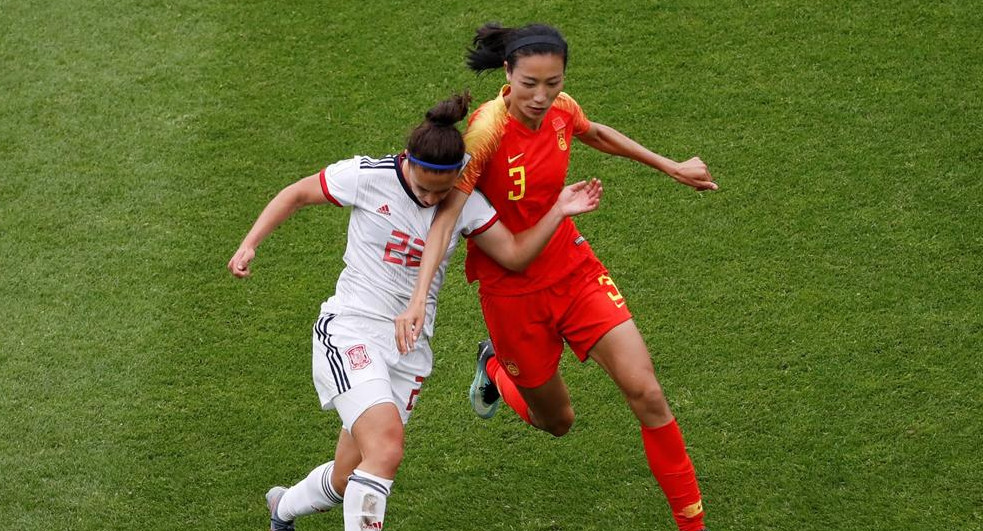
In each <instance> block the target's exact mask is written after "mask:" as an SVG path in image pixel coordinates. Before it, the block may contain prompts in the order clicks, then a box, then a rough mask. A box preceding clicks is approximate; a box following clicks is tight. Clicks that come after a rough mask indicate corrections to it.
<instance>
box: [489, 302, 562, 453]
mask: <svg viewBox="0 0 983 531" xmlns="http://www.w3.org/2000/svg"><path fill="white" fill-rule="evenodd" d="M543 291H544V292H546V291H547V290H543ZM547 299H548V295H547V294H546V293H534V294H529V295H524V296H516V297H495V296H485V297H482V301H481V307H482V313H483V314H484V316H485V324H486V325H487V326H488V332H489V335H491V338H492V339H491V342H482V345H481V347H480V348H481V349H482V350H480V351H479V356H478V367H477V370H476V375H475V382H474V383H473V384H472V396H471V401H472V405H475V411H476V412H478V413H479V415H480V416H482V417H485V418H487V417H490V416H491V415H490V414H489V415H483V414H482V411H488V410H490V409H492V408H491V407H489V406H491V404H492V401H493V400H495V399H496V398H497V397H494V396H489V394H488V391H489V388H494V391H495V393H497V394H499V395H501V397H502V399H503V400H504V401H505V403H506V404H508V405H509V407H511V408H512V409H513V410H514V411H515V412H516V413H517V414H518V415H519V417H521V418H522V419H523V420H524V421H526V423H528V424H530V425H532V426H535V427H537V428H539V429H541V430H543V431H546V432H549V433H551V434H553V435H555V436H557V437H559V436H561V435H563V434H565V433H567V432H568V431H569V430H570V426H571V425H572V424H573V420H574V413H573V406H572V405H571V403H570V395H569V393H568V392H567V387H566V384H565V383H564V382H563V378H562V377H561V376H560V374H559V372H558V371H557V368H558V366H559V362H560V354H561V352H562V351H563V339H562V338H561V337H560V335H559V333H558V332H557V331H556V329H555V327H554V325H553V322H554V319H553V316H552V314H551V313H550V311H551V309H550V307H549V305H548V304H545V303H544V301H546V300H547ZM491 343H494V345H495V347H494V350H492V346H491ZM491 384H493V386H492V385H491ZM476 391H477V392H476ZM479 393H480V395H479ZM476 395H479V396H476ZM476 404H477V405H476ZM493 411H494V410H493V409H492V412H493Z"/></svg>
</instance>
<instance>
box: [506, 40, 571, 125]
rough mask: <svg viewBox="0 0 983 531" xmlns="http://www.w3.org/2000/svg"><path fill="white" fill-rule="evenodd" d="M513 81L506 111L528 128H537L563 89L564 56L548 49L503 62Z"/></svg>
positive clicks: (508, 75) (507, 75)
mask: <svg viewBox="0 0 983 531" xmlns="http://www.w3.org/2000/svg"><path fill="white" fill-rule="evenodd" d="M505 78H506V79H507V80H508V82H509V84H510V85H512V93H511V94H510V95H509V113H510V114H512V116H515V117H516V119H518V120H519V121H520V122H522V123H523V124H524V125H525V126H526V127H529V128H530V129H539V124H541V123H543V117H544V116H546V111H548V110H549V108H550V106H551V105H553V100H555V99H556V97H557V96H559V95H560V91H561V90H563V57H561V56H559V55H556V54H552V53H547V54H536V55H527V56H524V57H519V58H518V59H516V61H515V64H514V65H509V64H508V63H506V64H505Z"/></svg>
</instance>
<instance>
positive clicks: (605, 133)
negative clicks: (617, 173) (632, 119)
mask: <svg viewBox="0 0 983 531" xmlns="http://www.w3.org/2000/svg"><path fill="white" fill-rule="evenodd" d="M577 139H578V140H580V141H581V142H583V143H584V144H587V145H588V146H590V147H592V148H594V149H596V150H598V151H603V152H604V153H609V154H611V155H617V156H619V157H625V158H629V159H632V160H636V161H638V162H641V163H642V164H645V165H646V166H649V167H652V168H655V169H657V170H659V171H661V172H662V173H665V174H666V175H668V176H670V177H672V178H673V179H675V180H677V181H679V182H680V183H682V184H685V185H686V186H690V187H692V188H695V189H697V190H716V189H717V183H715V182H713V177H712V176H711V175H710V170H708V169H707V165H706V164H704V163H703V161H702V160H700V158H699V157H693V158H691V159H689V160H687V161H684V162H676V161H674V160H672V159H669V158H666V157H663V156H662V155H659V154H658V153H654V152H652V151H651V150H649V149H648V148H646V147H645V146H643V145H641V144H639V143H638V142H635V141H634V140H632V139H631V138H628V137H627V136H626V135H625V134H623V133H621V132H620V131H618V130H616V129H615V128H613V127H610V126H607V125H604V124H600V123H597V122H590V127H588V128H587V131H585V132H584V133H582V134H580V135H577Z"/></svg>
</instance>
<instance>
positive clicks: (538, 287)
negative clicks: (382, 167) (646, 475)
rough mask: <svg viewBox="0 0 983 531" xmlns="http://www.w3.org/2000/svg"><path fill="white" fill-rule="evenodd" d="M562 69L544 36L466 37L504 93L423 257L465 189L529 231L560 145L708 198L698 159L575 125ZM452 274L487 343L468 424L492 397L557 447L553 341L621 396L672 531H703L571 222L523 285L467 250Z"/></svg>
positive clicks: (492, 104)
mask: <svg viewBox="0 0 983 531" xmlns="http://www.w3.org/2000/svg"><path fill="white" fill-rule="evenodd" d="M566 62H567V43H566V41H565V40H564V39H563V37H562V35H560V33H559V32H558V31H557V30H556V29H555V28H552V27H550V26H543V25H529V26H525V27H523V28H518V29H513V28H504V27H501V26H499V25H497V24H486V25H485V26H483V27H482V28H480V29H479V30H478V32H477V35H476V36H475V38H474V48H473V49H472V50H471V51H470V52H469V54H468V65H469V66H470V67H471V68H472V69H473V70H475V71H477V72H482V71H485V70H491V69H497V68H502V67H504V69H505V74H506V80H507V81H508V85H506V86H505V87H504V88H503V89H502V90H501V92H500V93H499V95H498V97H497V98H495V99H494V100H491V101H489V102H486V103H484V104H483V105H482V106H481V107H480V108H479V109H478V110H477V111H476V112H475V113H474V114H473V115H472V117H471V119H470V121H469V126H468V131H467V133H466V135H465V142H466V144H467V150H468V152H469V153H470V154H471V156H472V160H471V163H470V164H469V165H468V167H467V168H466V169H465V171H464V174H463V175H462V179H461V180H460V182H459V183H458V184H457V189H456V190H455V191H454V192H452V193H451V194H450V195H449V196H448V197H447V199H445V201H444V203H442V204H441V206H440V208H439V210H438V214H437V217H436V219H435V220H434V222H433V224H432V225H431V228H430V233H429V235H428V239H427V241H428V243H431V244H433V245H434V248H441V247H442V246H443V244H444V242H446V241H448V240H449V238H450V235H451V228H452V226H453V224H454V222H455V220H456V219H457V217H458V214H459V213H460V211H461V208H462V205H463V204H464V202H465V200H466V198H467V197H468V194H470V193H471V192H472V191H473V190H474V189H476V188H477V189H479V190H480V191H481V192H482V193H483V194H484V195H485V196H486V197H487V198H488V200H489V201H490V202H491V203H492V205H493V206H494V207H495V209H496V211H497V212H498V213H499V216H500V219H501V221H502V222H503V223H504V224H505V226H506V227H507V228H509V229H510V230H511V231H513V232H516V231H521V230H523V229H525V228H527V227H529V226H531V225H533V224H535V223H536V221H537V220H539V219H540V218H541V217H542V216H543V215H544V213H545V212H546V211H547V210H548V209H549V206H550V205H551V204H552V203H553V202H554V201H555V200H556V198H557V196H558V194H559V193H560V191H561V190H562V188H563V185H564V181H565V179H566V176H567V167H568V165H569V160H570V157H569V156H570V144H571V142H572V141H573V139H574V138H576V139H577V140H579V141H581V142H583V143H585V144H587V145H589V146H591V147H593V148H595V149H598V150H600V151H603V152H606V153H610V154H613V155H619V156H623V157H628V158H631V159H634V160H637V161H639V162H642V163H643V164H646V165H648V166H651V167H653V168H655V169H657V170H660V171H662V172H664V173H666V174H668V175H670V176H671V177H673V178H674V179H676V180H677V181H679V182H681V183H683V184H686V185H688V186H691V187H693V188H695V189H697V190H714V189H716V188H717V185H716V184H715V183H714V182H713V179H712V177H711V175H710V173H709V171H708V170H707V167H706V165H705V164H703V162H702V161H701V160H700V159H699V158H692V159H689V160H687V161H685V162H682V163H678V162H675V161H672V160H670V159H667V158H665V157H662V156H660V155H657V154H656V153H653V152H652V151H650V150H648V149H646V148H645V147H643V146H641V145H639V144H638V143H636V142H635V141H633V140H631V139H630V138H628V137H626V136H625V135H623V134H621V133H619V132H618V131H616V130H614V129H612V128H611V127H608V126H605V125H602V124H599V123H596V122H591V121H590V120H588V119H587V117H586V116H585V114H584V112H583V111H582V110H581V108H580V106H579V105H578V104H577V102H576V101H574V100H573V98H571V97H570V96H569V95H567V94H565V93H563V92H562V89H563V81H564V75H565V70H566ZM434 243H435V244H434ZM428 249H429V246H428ZM437 258H438V257H437V256H436V254H434V255H433V256H428V251H426V250H425V251H424V256H423V260H422V265H421V269H420V271H419V276H418V278H417V284H416V286H415V288H414V293H413V297H412V298H411V301H410V305H409V307H408V308H407V310H406V311H405V312H404V313H403V314H401V315H399V316H397V319H396V340H397V344H398V346H399V348H400V349H401V350H402V349H408V348H410V347H411V346H412V345H413V342H414V341H415V339H416V335H417V334H419V331H420V327H421V324H422V323H423V319H424V317H425V314H426V312H425V307H424V304H423V300H424V296H425V294H426V290H427V287H428V286H429V285H430V279H431V278H432V272H433V271H434V270H435V269H436V264H437ZM465 267H466V271H467V276H468V279H469V280H470V281H478V282H479V283H480V285H479V295H480V298H481V308H482V312H483V314H484V318H485V323H486V325H487V326H488V331H489V335H490V336H491V342H490V344H489V342H483V343H482V344H481V346H480V347H479V353H478V366H477V370H476V375H475V381H474V383H473V384H472V389H471V402H472V405H473V406H474V409H475V411H476V412H477V413H478V414H479V415H480V416H482V417H484V418H489V417H491V416H492V415H493V414H494V412H495V409H496V407H497V405H498V400H499V397H501V398H502V399H504V401H505V402H506V403H507V404H508V405H509V406H510V407H511V408H512V409H513V410H515V411H516V413H518V414H519V416H520V417H522V419H523V420H525V421H526V422H527V423H529V424H531V425H533V426H535V427H537V428H540V429H542V430H545V431H547V432H549V433H551V434H553V435H555V436H560V435H563V434H565V433H566V432H567V431H568V430H569V429H570V426H571V425H572V424H573V420H574V413H573V408H572V406H571V403H570V395H569V392H568V391H567V388H566V384H565V383H564V381H563V378H562V377H561V375H560V373H559V372H558V370H557V369H558V364H559V358H560V354H561V352H562V350H563V342H564V341H566V342H567V343H568V344H569V345H570V347H571V349H572V350H573V351H574V353H575V354H576V355H577V357H578V358H579V359H580V360H581V361H586V360H587V358H591V359H593V360H594V361H595V362H597V363H598V364H599V365H600V366H601V367H602V368H603V369H604V370H605V371H606V372H607V373H608V374H609V375H610V377H611V378H612V380H614V382H615V383H616V384H617V385H618V387H619V388H620V389H621V391H622V392H623V393H624V395H625V397H626V399H627V401H628V403H629V406H630V407H631V409H632V411H633V412H634V414H635V416H636V417H637V418H638V420H639V422H640V423H641V437H642V443H643V447H644V449H645V454H646V457H647V460H648V464H649V467H650V469H651V471H652V474H653V475H654V476H655V478H656V480H657V481H658V483H659V485H660V486H661V487H662V490H663V492H664V493H665V495H666V498H667V499H668V501H669V505H670V507H671V508H672V513H673V516H674V518H675V520H676V524H677V526H678V527H679V529H680V530H682V531H699V530H704V529H705V527H704V523H703V503H702V498H701V495H700V490H699V486H698V485H697V481H696V475H695V472H694V469H693V465H692V462H691V461H690V458H689V455H688V454H687V452H686V447H685V444H684V442H683V438H682V434H681V433H680V430H679V426H678V424H677V423H676V421H675V418H674V417H673V415H672V412H671V411H670V409H669V404H668V403H667V402H666V399H665V396H664V395H663V392H662V388H661V386H660V385H659V382H658V380H657V379H656V377H655V371H654V368H653V366H652V361H651V358H650V355H649V352H648V349H647V347H646V346H645V342H644V340H643V339H642V336H641V334H640V333H639V331H638V329H637V328H636V327H635V323H634V321H633V320H632V318H631V313H630V312H629V311H628V307H627V305H626V302H625V299H624V297H623V296H622V294H621V292H620V291H619V290H618V288H617V286H616V285H615V283H614V280H613V279H612V278H611V276H610V275H609V273H608V271H607V269H606V268H605V267H604V265H603V264H602V263H601V262H600V261H599V260H598V259H597V258H596V257H595V256H594V253H593V251H592V250H591V248H590V245H589V244H588V243H587V242H586V240H585V239H584V238H583V237H582V236H581V235H580V233H579V232H578V231H577V228H576V226H575V225H574V224H573V222H572V221H571V220H569V219H566V220H564V221H563V222H562V223H561V224H560V226H559V227H558V228H557V229H556V231H555V233H554V234H553V237H552V239H551V240H550V241H549V243H548V244H547V246H546V248H545V249H544V250H543V251H542V253H541V254H540V255H539V256H538V257H537V258H536V259H535V260H534V261H533V262H532V263H531V264H530V265H529V266H528V267H527V268H526V269H524V270H523V271H520V272H516V271H510V270H507V269H505V268H503V267H501V266H499V265H498V264H496V263H495V261H494V260H492V259H491V258H490V257H489V256H487V255H486V254H485V253H484V252H483V251H482V250H481V249H478V248H477V247H475V246H474V245H472V244H470V243H469V245H468V256H467V261H466V266H465Z"/></svg>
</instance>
